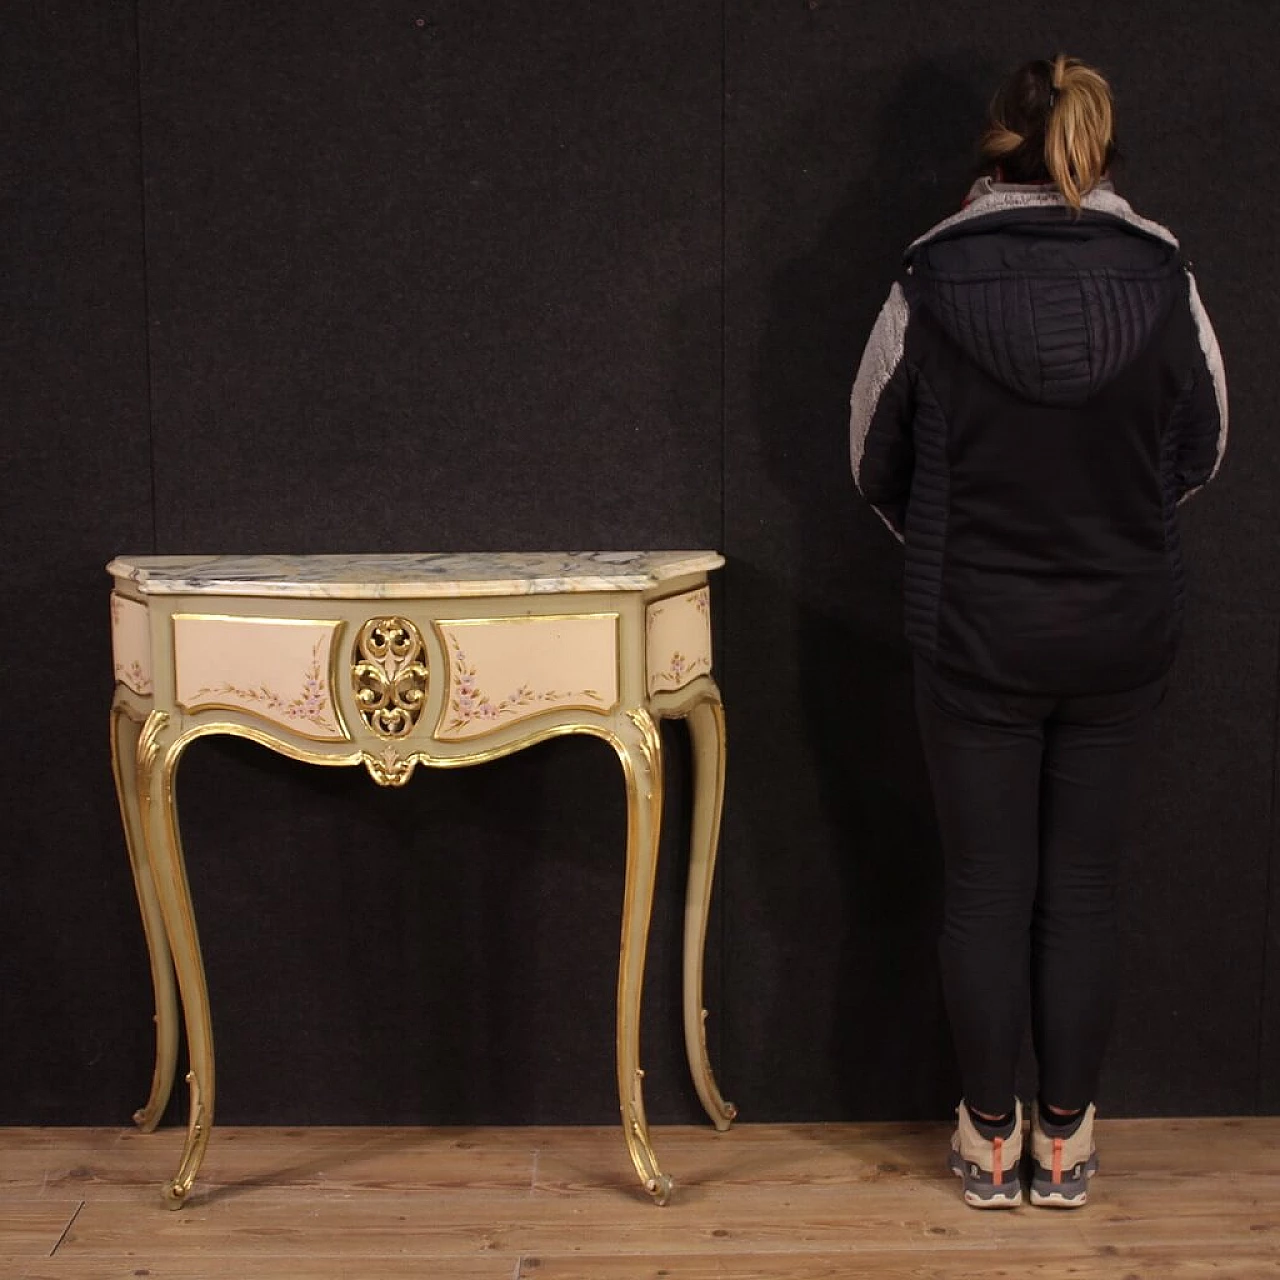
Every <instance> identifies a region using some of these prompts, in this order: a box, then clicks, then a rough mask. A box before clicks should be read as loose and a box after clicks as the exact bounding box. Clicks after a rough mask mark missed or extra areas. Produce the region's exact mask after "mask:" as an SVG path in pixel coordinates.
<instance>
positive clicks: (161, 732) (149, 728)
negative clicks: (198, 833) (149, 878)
mask: <svg viewBox="0 0 1280 1280" xmlns="http://www.w3.org/2000/svg"><path fill="white" fill-rule="evenodd" d="M168 723H169V717H168V715H167V713H165V712H163V711H153V712H152V713H151V715H150V716H148V717H147V722H146V724H145V725H143V728H142V734H141V737H140V738H139V741H138V764H139V770H138V774H139V784H140V791H141V800H142V820H143V825H144V829H145V831H146V835H147V849H148V853H149V855H150V861H151V867H152V872H153V874H154V876H155V885H156V894H157V896H158V898H159V901H160V910H161V913H162V915H163V916H164V923H165V929H166V931H167V933H168V935H169V944H170V946H171V947H172V949H173V964H174V968H175V970H176V971H177V975H178V987H179V990H180V991H181V993H182V1007H183V1011H184V1013H185V1017H186V1029H187V1053H188V1056H189V1058H190V1061H191V1070H190V1071H189V1072H188V1073H187V1083H188V1085H189V1086H190V1088H191V1111H190V1117H189V1120H188V1123H187V1140H186V1145H185V1146H184V1147H183V1151H182V1160H181V1162H180V1164H179V1166H178V1172H177V1174H176V1175H175V1177H174V1178H173V1180H172V1181H171V1182H168V1183H166V1184H165V1187H164V1198H165V1201H166V1202H167V1203H168V1205H169V1207H170V1208H171V1209H178V1208H181V1207H182V1204H183V1202H184V1201H185V1200H186V1198H187V1194H188V1192H190V1190H191V1186H192V1183H194V1182H195V1179H196V1174H197V1173H198V1172H199V1170H200V1164H201V1161H202V1160H203V1159H204V1152H205V1147H206V1146H208V1143H209V1131H210V1128H211V1127H212V1125H213V1103H214V1070H213V1027H212V1023H211V1020H210V1016H209V991H208V987H207V986H206V984H205V975H204V963H203V961H202V960H201V957H200V940H199V937H198V936H197V934H196V923H195V914H194V912H193V910H192V906H191V890H190V888H189V886H188V884H187V871H186V866H185V864H184V862H183V858H182V841H181V837H180V836H179V832H178V814H177V805H176V799H175V795H174V781H175V776H174V775H175V773H176V771H177V767H178V761H179V759H180V757H181V755H182V745H181V744H180V743H178V744H175V743H174V741H173V735H172V733H171V732H170V731H169V730H168V728H167V726H168Z"/></svg>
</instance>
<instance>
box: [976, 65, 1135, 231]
mask: <svg viewBox="0 0 1280 1280" xmlns="http://www.w3.org/2000/svg"><path fill="white" fill-rule="evenodd" d="M1114 154H1115V110H1114V108H1113V106H1112V102H1111V89H1110V87H1109V86H1108V84H1107V82H1106V80H1104V79H1103V77H1102V76H1101V75H1100V74H1099V73H1098V72H1096V71H1094V70H1093V68H1092V67H1087V66H1085V65H1084V63H1083V62H1081V61H1079V59H1077V58H1068V57H1066V55H1065V54H1064V55H1059V56H1058V57H1057V58H1055V59H1054V60H1053V61H1052V62H1043V61H1037V62H1028V63H1026V64H1025V65H1024V66H1022V67H1020V68H1019V69H1018V70H1017V71H1015V72H1014V73H1013V75H1012V76H1010V77H1009V79H1008V80H1007V81H1005V83H1004V85H1003V86H1002V87H1001V89H1000V91H999V92H998V93H997V94H996V96H995V98H994V99H993V101H992V103H991V111H990V114H989V116H988V120H987V129H986V132H985V133H984V134H983V136H982V156H983V159H984V161H985V162H986V163H987V165H988V166H989V167H990V168H991V170H992V171H994V172H995V173H997V174H998V175H1000V176H1001V177H1003V179H1004V181H1006V182H1014V183H1021V182H1052V183H1053V184H1054V185H1055V186H1056V187H1057V188H1058V190H1059V191H1060V192H1061V193H1062V198H1063V199H1064V200H1065V201H1066V202H1067V204H1068V205H1069V206H1070V207H1071V208H1072V209H1076V210H1078V209H1079V208H1080V205H1081V202H1082V201H1083V200H1084V197H1085V196H1087V195H1088V194H1089V192H1090V191H1092V190H1093V189H1094V187H1096V186H1097V185H1098V183H1099V182H1101V181H1102V179H1103V178H1104V177H1105V176H1106V173H1107V169H1108V167H1109V166H1110V164H1111V158H1112V156H1113V155H1114Z"/></svg>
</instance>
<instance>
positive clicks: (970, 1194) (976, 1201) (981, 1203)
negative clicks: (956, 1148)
mask: <svg viewBox="0 0 1280 1280" xmlns="http://www.w3.org/2000/svg"><path fill="white" fill-rule="evenodd" d="M947 1163H948V1168H950V1170H951V1172H952V1173H954V1174H955V1175H956V1177H957V1178H960V1179H961V1180H962V1181H963V1182H964V1202H965V1204H967V1205H968V1206H969V1207H970V1208H971V1209H1016V1208H1017V1207H1018V1206H1019V1205H1020V1204H1021V1203H1022V1184H1021V1183H1020V1182H1019V1181H1018V1175H1017V1171H1016V1170H1015V1171H1014V1172H1013V1174H1012V1180H1011V1181H1010V1182H1009V1184H1008V1190H1007V1191H1006V1190H1005V1189H1004V1188H1003V1187H995V1186H993V1185H991V1184H990V1183H982V1182H974V1181H973V1180H972V1179H971V1178H970V1176H969V1170H968V1169H967V1168H966V1166H965V1162H964V1161H963V1160H961V1159H960V1156H959V1155H958V1154H957V1153H955V1152H952V1153H951V1157H950V1159H949V1160H948V1162H947Z"/></svg>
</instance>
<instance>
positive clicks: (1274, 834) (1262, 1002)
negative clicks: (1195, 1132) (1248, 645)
mask: <svg viewBox="0 0 1280 1280" xmlns="http://www.w3.org/2000/svg"><path fill="white" fill-rule="evenodd" d="M1272 626H1273V628H1274V629H1273V631H1272V642H1273V644H1274V646H1275V659H1276V683H1275V686H1274V689H1275V693H1274V699H1275V701H1274V706H1273V707H1272V722H1271V838H1270V839H1269V840H1268V841H1267V873H1266V882H1265V888H1264V889H1263V899H1262V901H1263V910H1262V987H1261V990H1260V991H1259V993H1258V1071H1257V1085H1256V1091H1255V1094H1254V1104H1253V1109H1254V1112H1255V1113H1261V1111H1262V1109H1263V1104H1264V1102H1265V1100H1266V1097H1267V1090H1266V1080H1265V1071H1266V1066H1267V1053H1266V1050H1267V1009H1268V1001H1269V999H1270V996H1271V990H1270V987H1271V984H1270V983H1269V982H1268V980H1267V974H1268V962H1269V961H1270V959H1271V936H1272V934H1273V933H1274V932H1275V927H1276V921H1275V919H1274V917H1275V912H1276V899H1275V866H1276V858H1277V857H1280V822H1277V815H1276V800H1277V784H1278V783H1280V621H1276V620H1275V619H1273V620H1272Z"/></svg>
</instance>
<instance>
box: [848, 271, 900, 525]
mask: <svg viewBox="0 0 1280 1280" xmlns="http://www.w3.org/2000/svg"><path fill="white" fill-rule="evenodd" d="M909 318H910V310H909V308H908V305H907V299H906V295H905V294H904V293H903V292H902V287H901V285H897V284H895V285H894V286H893V288H892V289H891V290H890V291H889V297H888V299H887V300H886V301H885V304H884V306H883V307H882V308H881V309H880V314H879V316H878V317H877V318H876V322H875V325H874V327H873V328H872V330H871V337H870V338H868V339H867V345H866V349H865V350H864V351H863V353H862V361H861V363H860V364H859V366H858V376H857V378H856V379H855V380H854V383H853V392H852V394H851V395H850V397H849V408H850V414H849V460H850V463H851V465H852V468H853V482H854V484H856V485H857V486H858V491H859V492H860V493H861V494H862V496H863V497H864V498H866V500H867V501H868V502H869V503H870V504H871V505H872V507H873V508H874V509H875V511H876V512H877V514H878V515H879V516H880V518H881V519H882V520H883V521H884V522H885V524H886V525H888V527H889V529H890V531H891V532H892V533H893V535H894V536H895V537H896V538H897V539H898V540H899V541H902V540H903V536H904V531H905V528H906V510H907V499H908V497H909V495H910V493H911V476H912V472H913V471H914V469H915V446H914V444H913V441H912V436H911V420H912V417H913V416H914V412H915V404H914V390H913V387H912V381H911V375H910V370H909V368H908V366H907V363H906V361H905V359H904V353H905V347H906V335H907V323H908V320H909Z"/></svg>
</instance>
